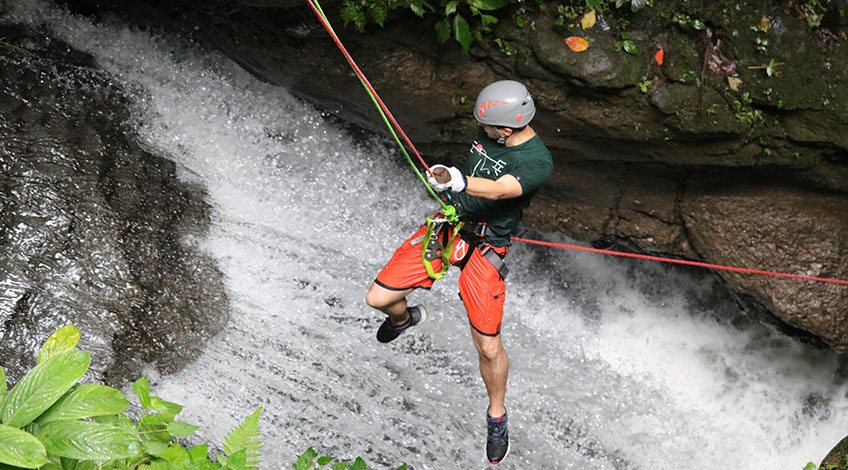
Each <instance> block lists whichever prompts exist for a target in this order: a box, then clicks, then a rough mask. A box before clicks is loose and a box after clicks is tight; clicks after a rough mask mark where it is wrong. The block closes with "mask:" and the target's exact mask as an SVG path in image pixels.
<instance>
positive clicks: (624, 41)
mask: <svg viewBox="0 0 848 470" xmlns="http://www.w3.org/2000/svg"><path fill="white" fill-rule="evenodd" d="M613 47H614V48H615V50H616V51H622V50H623V51H624V52H626V53H628V54H631V55H635V54H636V52H638V51H639V49H638V48H637V47H636V41H634V40H633V37H632V36H631V35H630V33H629V32H627V31H622V32H621V36H620V38H619V40H618V41H616V42H615V45H614V46H613Z"/></svg>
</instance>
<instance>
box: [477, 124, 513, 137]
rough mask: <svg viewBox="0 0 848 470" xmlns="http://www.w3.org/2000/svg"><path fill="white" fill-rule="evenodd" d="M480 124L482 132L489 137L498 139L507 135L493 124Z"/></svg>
mask: <svg viewBox="0 0 848 470" xmlns="http://www.w3.org/2000/svg"><path fill="white" fill-rule="evenodd" d="M480 125H481V126H483V132H485V133H486V135H487V136H489V138H490V139H493V140H500V139H503V138H505V137H508V136H507V135H505V134H504V132H503V131H501V130H500V129H498V128H497V127H495V126H490V125H488V124H480Z"/></svg>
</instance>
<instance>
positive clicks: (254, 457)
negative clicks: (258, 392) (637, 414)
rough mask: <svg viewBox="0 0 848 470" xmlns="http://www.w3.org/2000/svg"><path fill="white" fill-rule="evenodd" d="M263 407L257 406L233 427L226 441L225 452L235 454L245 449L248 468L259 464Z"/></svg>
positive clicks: (230, 454)
mask: <svg viewBox="0 0 848 470" xmlns="http://www.w3.org/2000/svg"><path fill="white" fill-rule="evenodd" d="M261 414H262V407H261V406H260V407H257V408H256V410H254V411H253V413H251V415H250V416H248V417H247V418H245V420H244V421H243V422H242V423H241V424H240V425H238V427H236V428H235V429H233V430H232V431H231V432H230V434H229V435H228V436H227V439H226V440H225V441H224V453H225V454H227V456H228V457H229V456H233V455H235V454H236V453H237V452H239V451H240V450H244V451H245V455H246V457H247V468H256V467H258V466H259V452H260V450H262V442H261V441H259V435H260V432H259V416H260V415H261Z"/></svg>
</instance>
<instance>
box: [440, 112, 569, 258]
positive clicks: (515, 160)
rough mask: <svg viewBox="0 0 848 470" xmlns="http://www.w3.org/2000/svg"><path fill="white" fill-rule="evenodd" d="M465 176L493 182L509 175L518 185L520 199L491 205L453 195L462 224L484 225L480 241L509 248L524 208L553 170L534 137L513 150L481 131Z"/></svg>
mask: <svg viewBox="0 0 848 470" xmlns="http://www.w3.org/2000/svg"><path fill="white" fill-rule="evenodd" d="M470 152H471V154H470V156H469V157H468V162H467V166H466V168H465V174H466V175H468V176H476V177H479V178H488V179H490V180H497V179H498V178H500V177H502V176H503V175H512V176H514V177H515V179H517V180H518V182H519V183H520V184H521V189H522V194H521V196H519V197H517V198H513V199H502V200H499V201H491V200H488V199H481V198H477V197H473V196H469V195H468V194H467V193H465V192H462V193H459V194H456V195H454V198H455V201H456V202H457V203H458V205H459V206H460V211H461V213H462V214H464V215H463V217H462V218H463V220H467V221H472V222H488V224H489V227H488V229H487V232H488V233H487V235H486V236H485V237H484V239H483V241H485V242H487V243H491V244H492V245H494V246H505V245H509V244H511V242H510V233H512V231H513V230H515V228H516V227H517V226H518V223H519V222H520V221H521V216H522V214H523V211H524V208H526V207H527V206H528V205H530V199H532V198H533V196H535V195H536V193H537V192H538V191H539V189H540V188H541V187H542V185H543V184H545V182H546V181H547V180H548V178H550V176H551V171H552V170H553V166H554V164H553V159H552V158H551V152H550V151H548V148H547V147H545V144H544V143H543V142H542V139H540V138H539V136H538V135H536V136H533V138H531V139H530V140H528V141H527V142H524V143H523V144H521V145H516V146H515V147H507V146H505V145H500V144H498V143H497V142H496V141H494V140H492V139H491V138H489V136H487V135H486V133H485V132H483V130H482V129H481V130H480V132H479V133H478V135H477V138H476V140H475V141H474V144H472V145H471V150H470Z"/></svg>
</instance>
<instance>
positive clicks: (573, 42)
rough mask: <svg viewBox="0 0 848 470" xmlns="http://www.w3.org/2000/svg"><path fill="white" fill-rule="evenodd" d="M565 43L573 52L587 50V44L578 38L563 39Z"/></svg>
mask: <svg viewBox="0 0 848 470" xmlns="http://www.w3.org/2000/svg"><path fill="white" fill-rule="evenodd" d="M565 43H566V44H568V48H569V49H571V50H572V51H574V52H583V51H585V50H586V49H588V48H589V43H588V42H587V41H586V40H585V39H583V38H581V37H580V36H569V37H567V38H565Z"/></svg>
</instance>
